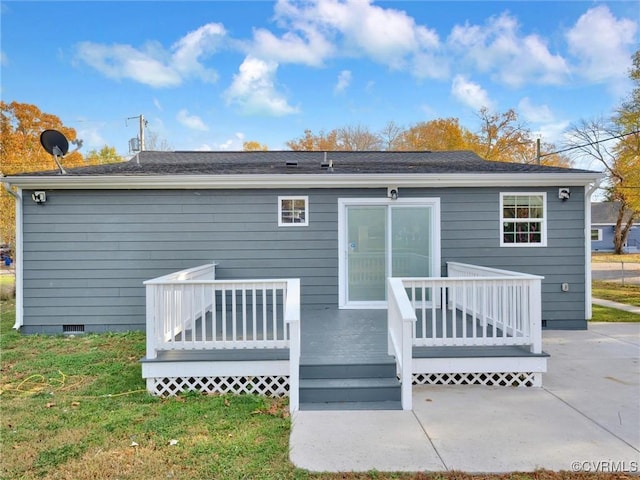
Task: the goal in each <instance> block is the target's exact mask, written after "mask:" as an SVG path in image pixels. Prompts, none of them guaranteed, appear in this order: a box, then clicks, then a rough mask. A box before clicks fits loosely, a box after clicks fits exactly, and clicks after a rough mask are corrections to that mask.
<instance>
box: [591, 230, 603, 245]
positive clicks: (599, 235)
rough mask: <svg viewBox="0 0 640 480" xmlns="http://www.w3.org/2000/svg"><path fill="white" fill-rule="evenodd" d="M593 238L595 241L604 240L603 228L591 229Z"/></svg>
mask: <svg viewBox="0 0 640 480" xmlns="http://www.w3.org/2000/svg"><path fill="white" fill-rule="evenodd" d="M591 240H592V241H594V242H601V241H602V229H601V228H592V229H591Z"/></svg>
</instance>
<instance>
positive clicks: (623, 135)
mask: <svg viewBox="0 0 640 480" xmlns="http://www.w3.org/2000/svg"><path fill="white" fill-rule="evenodd" d="M636 133H640V130H634V131H633V132H628V133H621V134H620V135H614V136H612V137H609V138H603V139H602V140H596V141H594V142H589V143H584V144H582V145H574V146H573V147H568V148H564V149H562V150H557V151H555V152H551V153H543V154H538V159H540V158H542V157H548V156H549V155H556V154H558V153H564V152H569V151H571V150H576V149H578V148H584V147H591V146H593V145H597V144H599V143H603V142H608V141H609V140H615V139H616V138H623V137H627V136H629V135H635V134H636Z"/></svg>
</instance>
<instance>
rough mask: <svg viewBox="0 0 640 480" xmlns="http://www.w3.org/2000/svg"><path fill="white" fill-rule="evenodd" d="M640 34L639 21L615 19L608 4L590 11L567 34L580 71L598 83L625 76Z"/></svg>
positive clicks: (570, 49) (570, 48)
mask: <svg viewBox="0 0 640 480" xmlns="http://www.w3.org/2000/svg"><path fill="white" fill-rule="evenodd" d="M637 31H638V23H637V22H634V21H632V20H629V19H626V18H623V19H620V20H618V19H616V18H615V17H614V16H613V15H612V14H611V12H610V11H609V9H608V8H607V7H606V6H605V5H600V6H597V7H594V8H592V9H590V10H588V11H587V12H586V13H585V14H584V15H582V16H581V17H580V18H579V19H578V21H577V22H576V24H575V25H574V26H573V28H571V29H570V30H569V31H568V32H567V34H566V37H567V42H568V44H569V51H570V52H571V53H572V54H573V55H574V56H575V57H577V60H578V72H579V73H580V74H581V75H583V76H584V77H586V78H587V79H589V80H592V81H596V82H601V81H606V80H610V79H619V78H622V77H626V76H627V74H628V70H629V67H630V66H631V53H632V50H633V49H634V46H636V45H637V41H638V40H637V38H636V33H637Z"/></svg>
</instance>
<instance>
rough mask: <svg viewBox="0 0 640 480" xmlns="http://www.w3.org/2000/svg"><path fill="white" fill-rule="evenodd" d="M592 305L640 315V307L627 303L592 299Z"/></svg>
mask: <svg viewBox="0 0 640 480" xmlns="http://www.w3.org/2000/svg"><path fill="white" fill-rule="evenodd" d="M591 303H594V304H596V305H600V306H602V307H609V308H616V309H618V310H624V311H625V312H631V313H637V314H639V315H640V307H636V306H633V305H627V304H625V303H618V302H612V301H611V300H603V299H601V298H592V299H591Z"/></svg>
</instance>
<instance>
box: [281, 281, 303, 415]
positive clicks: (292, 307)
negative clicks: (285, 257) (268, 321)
mask: <svg viewBox="0 0 640 480" xmlns="http://www.w3.org/2000/svg"><path fill="white" fill-rule="evenodd" d="M285 288H286V293H285V302H286V303H285V305H283V308H284V322H285V323H286V324H288V325H289V411H290V412H291V413H293V412H295V411H297V410H298V408H299V404H300V279H298V278H294V279H290V280H287V282H286V286H285Z"/></svg>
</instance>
